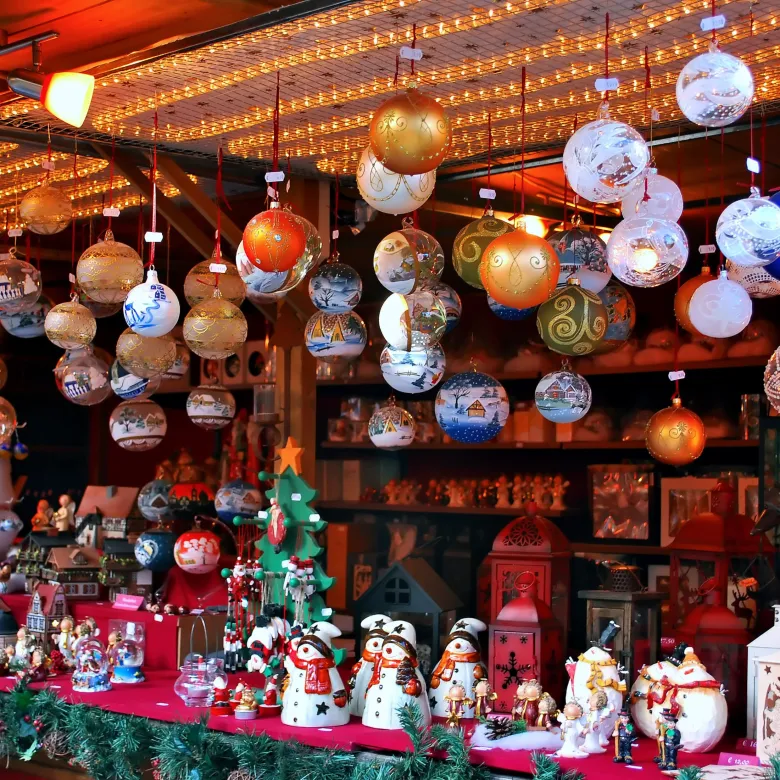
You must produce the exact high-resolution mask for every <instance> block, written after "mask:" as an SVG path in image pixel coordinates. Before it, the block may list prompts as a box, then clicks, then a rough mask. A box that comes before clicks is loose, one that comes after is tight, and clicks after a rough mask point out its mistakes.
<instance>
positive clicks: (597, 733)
mask: <svg viewBox="0 0 780 780" xmlns="http://www.w3.org/2000/svg"><path fill="white" fill-rule="evenodd" d="M608 713H609V699H608V698H607V694H606V693H605V692H604V691H603V690H601V688H597V689H596V690H595V691H593V693H592V694H591V697H590V701H589V702H588V713H587V715H586V721H585V722H586V723H587V726H586V729H585V743H584V744H583V746H582V749H583V750H584V751H585V752H586V753H590V754H591V755H595V754H597V753H606V752H607V751H606V749H605V748H603V747H602V746H601V724H602V723H603V722H604V720H606V718H607V715H608Z"/></svg>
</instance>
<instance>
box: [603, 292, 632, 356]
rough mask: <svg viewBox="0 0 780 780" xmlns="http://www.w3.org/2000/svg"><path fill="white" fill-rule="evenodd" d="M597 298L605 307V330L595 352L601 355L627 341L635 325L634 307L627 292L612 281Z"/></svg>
mask: <svg viewBox="0 0 780 780" xmlns="http://www.w3.org/2000/svg"><path fill="white" fill-rule="evenodd" d="M599 298H600V299H601V302H602V303H603V304H604V306H606V307H607V329H606V331H605V332H604V338H603V339H601V341H599V343H598V344H597V345H596V349H595V351H596V352H597V353H599V354H603V353H604V352H611V351H612V350H614V349H617V348H618V347H622V346H623V344H625V343H626V342H627V341H628V339H629V337H630V336H631V331H632V330H633V329H634V325H636V305H635V304H634V299H633V298H632V297H631V294H630V293H629V292H628V290H627V289H626V288H625V287H623V285H622V284H620V282H618V281H616V280H614V279H613V280H612V281H611V282H610V283H609V284H608V285H607V286H606V287H605V288H604V289H603V290H602V291H601V292H600V293H599Z"/></svg>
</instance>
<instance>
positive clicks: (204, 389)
mask: <svg viewBox="0 0 780 780" xmlns="http://www.w3.org/2000/svg"><path fill="white" fill-rule="evenodd" d="M186 408H187V416H188V417H189V418H190V420H192V422H194V423H195V425H198V426H199V427H201V428H205V429H206V430H207V431H216V430H218V429H219V428H224V427H225V426H226V425H230V423H231V422H232V421H233V418H234V417H235V415H236V399H235V398H234V397H233V393H231V392H230V391H229V390H226V389H225V388H224V387H222V386H221V385H200V387H196V388H195V389H194V390H193V391H192V392H191V393H190V394H189V395H188V396H187V404H186Z"/></svg>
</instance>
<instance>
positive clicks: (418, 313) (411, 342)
mask: <svg viewBox="0 0 780 780" xmlns="http://www.w3.org/2000/svg"><path fill="white" fill-rule="evenodd" d="M379 330H380V331H381V333H382V336H384V339H385V341H386V342H387V343H388V344H389V345H390V346H391V347H394V348H395V349H404V350H407V351H409V350H412V349H422V348H424V347H431V346H433V345H434V344H437V343H438V342H439V340H440V339H441V337H442V336H443V335H444V333H445V332H446V330H447V312H446V310H445V309H444V304H443V303H442V302H441V300H439V298H438V297H437V296H436V295H434V294H433V293H432V292H429V291H428V290H427V289H421V290H418V291H417V292H413V293H409V294H407V295H401V294H400V293H393V294H392V295H390V296H389V297H388V298H387V300H386V301H385V302H384V303H383V304H382V308H381V309H380V310H379Z"/></svg>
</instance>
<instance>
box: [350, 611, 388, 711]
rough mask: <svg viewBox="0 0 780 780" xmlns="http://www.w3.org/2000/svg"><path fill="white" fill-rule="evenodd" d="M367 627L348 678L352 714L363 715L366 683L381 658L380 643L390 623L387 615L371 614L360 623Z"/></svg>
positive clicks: (383, 639)
mask: <svg viewBox="0 0 780 780" xmlns="http://www.w3.org/2000/svg"><path fill="white" fill-rule="evenodd" d="M360 625H361V626H362V627H363V628H367V629H368V634H366V641H365V643H364V645H363V654H362V655H361V657H360V659H359V660H358V662H357V663H356V664H355V665H354V666H353V667H352V676H351V677H350V678H349V684H348V686H347V687H348V688H349V711H350V713H351V714H352V715H359V716H360V717H361V718H362V717H363V710H364V709H365V706H366V691H367V690H368V683H369V682H370V681H371V678H372V677H373V675H374V669H375V668H376V666H377V664H379V663H380V662H381V660H382V643H383V642H384V641H385V637H386V636H387V631H386V628H387V626H389V625H390V618H389V617H387V615H371V616H370V617H367V618H365V620H363V622H362V623H361V624H360Z"/></svg>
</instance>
